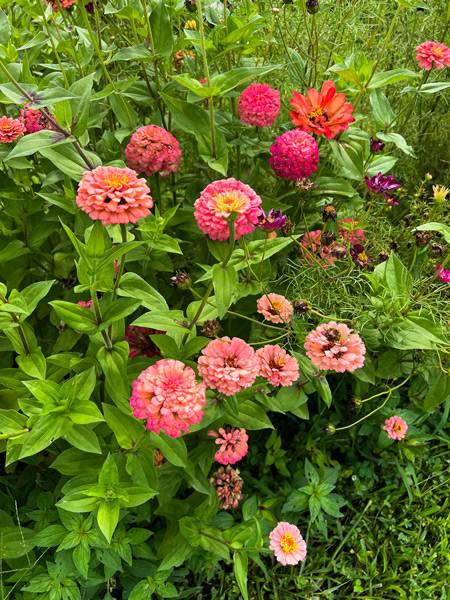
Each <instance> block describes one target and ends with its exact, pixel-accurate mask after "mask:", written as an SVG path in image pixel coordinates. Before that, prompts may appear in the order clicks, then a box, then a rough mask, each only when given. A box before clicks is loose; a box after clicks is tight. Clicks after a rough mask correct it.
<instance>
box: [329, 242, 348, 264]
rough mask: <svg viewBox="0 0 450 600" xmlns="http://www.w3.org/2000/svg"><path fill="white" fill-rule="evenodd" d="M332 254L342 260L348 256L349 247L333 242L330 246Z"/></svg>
mask: <svg viewBox="0 0 450 600" xmlns="http://www.w3.org/2000/svg"><path fill="white" fill-rule="evenodd" d="M330 254H331V256H333V257H334V258H337V259H338V260H342V259H343V258H345V257H346V256H347V246H346V245H345V244H341V243H340V242H333V243H332V244H331V246H330Z"/></svg>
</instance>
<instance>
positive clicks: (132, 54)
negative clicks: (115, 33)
mask: <svg viewBox="0 0 450 600" xmlns="http://www.w3.org/2000/svg"><path fill="white" fill-rule="evenodd" d="M122 60H139V61H151V60H153V57H152V54H151V52H149V50H148V48H146V47H145V46H144V44H138V45H136V46H128V47H125V48H121V49H120V50H119V52H117V53H116V54H114V56H113V57H112V58H111V60H110V61H109V62H117V61H122Z"/></svg>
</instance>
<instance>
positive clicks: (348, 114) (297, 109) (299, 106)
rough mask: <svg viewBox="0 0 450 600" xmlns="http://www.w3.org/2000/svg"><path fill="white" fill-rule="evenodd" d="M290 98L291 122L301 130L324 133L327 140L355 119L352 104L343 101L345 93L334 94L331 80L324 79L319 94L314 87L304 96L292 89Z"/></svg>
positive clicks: (346, 127)
mask: <svg viewBox="0 0 450 600" xmlns="http://www.w3.org/2000/svg"><path fill="white" fill-rule="evenodd" d="M293 93H294V97H293V98H291V106H292V107H293V108H294V110H293V111H291V113H290V116H291V117H292V123H293V124H294V125H297V126H298V127H300V129H302V130H303V131H307V132H308V133H315V134H316V135H322V134H323V135H325V137H327V138H328V139H329V140H332V139H333V138H334V136H335V135H336V134H337V133H339V132H340V131H344V130H345V129H348V126H349V124H350V123H353V121H354V120H355V119H354V118H353V117H352V113H353V106H352V105H351V104H350V102H346V101H345V94H336V88H335V86H334V83H333V82H332V81H329V80H327V81H325V82H324V83H323V85H322V89H321V91H320V94H319V92H318V91H317V90H315V89H309V90H308V92H307V95H306V97H305V96H302V95H301V94H299V93H298V92H296V91H295V90H294V92H293Z"/></svg>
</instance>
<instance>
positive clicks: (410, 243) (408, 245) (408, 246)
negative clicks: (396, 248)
mask: <svg viewBox="0 0 450 600" xmlns="http://www.w3.org/2000/svg"><path fill="white" fill-rule="evenodd" d="M406 247H407V248H412V247H413V243H412V242H411V240H409V242H408V243H407V244H406Z"/></svg>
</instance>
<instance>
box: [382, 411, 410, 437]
mask: <svg viewBox="0 0 450 600" xmlns="http://www.w3.org/2000/svg"><path fill="white" fill-rule="evenodd" d="M383 429H384V430H385V431H387V434H388V437H389V439H391V440H402V439H403V438H404V437H405V435H406V432H407V431H408V425H407V423H405V421H404V420H403V419H402V418H401V417H398V416H397V415H394V416H393V417H391V418H390V419H386V421H385V423H384V427H383Z"/></svg>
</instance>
